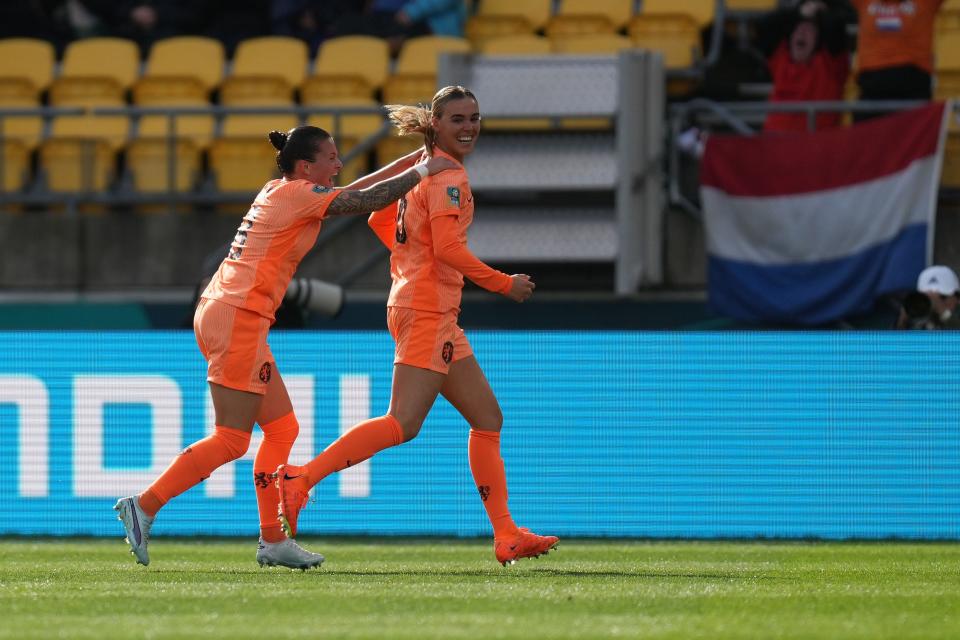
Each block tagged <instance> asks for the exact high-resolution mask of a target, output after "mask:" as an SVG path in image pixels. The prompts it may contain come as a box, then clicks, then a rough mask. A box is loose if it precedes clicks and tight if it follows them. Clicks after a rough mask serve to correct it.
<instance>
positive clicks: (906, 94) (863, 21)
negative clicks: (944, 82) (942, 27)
mask: <svg viewBox="0 0 960 640" xmlns="http://www.w3.org/2000/svg"><path fill="white" fill-rule="evenodd" d="M852 4H853V5H854V7H855V8H856V10H857V15H858V19H859V36H858V43H857V66H858V67H859V74H858V76H857V84H858V85H859V86H860V99H861V100H929V99H930V98H931V96H932V95H933V94H932V87H931V74H932V73H933V29H934V20H935V18H936V15H937V11H939V9H940V5H941V4H943V0H904V1H903V2H897V1H888V0H852ZM875 115H879V114H878V113H876V112H873V113H867V114H860V115H857V114H854V118H855V119H856V120H863V119H865V118H869V117H872V116H875Z"/></svg>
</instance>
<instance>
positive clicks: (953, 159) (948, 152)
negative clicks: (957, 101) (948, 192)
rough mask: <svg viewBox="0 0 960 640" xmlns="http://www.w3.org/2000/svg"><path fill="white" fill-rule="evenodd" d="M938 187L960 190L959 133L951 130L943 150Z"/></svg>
mask: <svg viewBox="0 0 960 640" xmlns="http://www.w3.org/2000/svg"><path fill="white" fill-rule="evenodd" d="M951 120H952V118H951ZM940 186H942V187H947V188H952V189H958V188H960V131H956V130H953V129H951V130H950V131H948V132H947V141H946V146H945V148H944V150H943V168H942V170H941V173H940Z"/></svg>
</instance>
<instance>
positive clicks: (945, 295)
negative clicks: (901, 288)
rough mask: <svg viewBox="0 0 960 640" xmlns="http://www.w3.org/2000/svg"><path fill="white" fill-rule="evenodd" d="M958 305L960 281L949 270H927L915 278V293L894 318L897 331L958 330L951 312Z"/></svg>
mask: <svg viewBox="0 0 960 640" xmlns="http://www.w3.org/2000/svg"><path fill="white" fill-rule="evenodd" d="M958 302H960V280H958V279H957V274H956V273H955V272H954V271H953V269H951V268H950V267H946V266H943V265H934V266H932V267H927V268H926V269H924V270H923V271H922V272H920V276H919V277H918V278H917V290H916V292H914V293H911V294H910V295H908V296H907V297H906V298H905V299H904V301H903V306H902V307H901V309H900V317H899V318H898V319H897V328H898V329H946V328H950V329H953V328H960V326H958V325H957V318H954V313H955V312H956V309H957V303H958Z"/></svg>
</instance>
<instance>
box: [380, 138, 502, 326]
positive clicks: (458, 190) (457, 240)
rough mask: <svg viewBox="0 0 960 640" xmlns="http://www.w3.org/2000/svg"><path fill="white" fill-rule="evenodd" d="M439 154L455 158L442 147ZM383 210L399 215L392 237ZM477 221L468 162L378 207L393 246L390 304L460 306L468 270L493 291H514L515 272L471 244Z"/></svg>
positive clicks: (437, 307)
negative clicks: (485, 259) (496, 265)
mask: <svg viewBox="0 0 960 640" xmlns="http://www.w3.org/2000/svg"><path fill="white" fill-rule="evenodd" d="M434 155H435V156H442V157H445V158H448V159H450V160H453V161H454V162H455V160H454V159H453V158H452V157H451V156H449V155H448V154H446V153H444V152H443V151H440V150H439V149H435V150H434ZM377 216H380V217H381V218H385V217H386V216H390V217H394V216H395V218H394V220H395V223H394V224H393V234H392V237H391V236H390V235H388V234H387V233H381V231H380V230H378V223H376V222H375V218H376V217H377ZM472 222H473V193H472V192H471V190H470V183H469V181H468V179H467V172H466V170H465V169H463V168H462V167H461V168H459V169H451V170H447V171H443V172H441V173H438V174H436V175H433V176H428V177H426V178H424V179H423V180H421V181H420V183H419V184H417V186H415V187H414V188H413V189H412V190H411V191H410V192H409V193H407V194H406V195H405V196H404V197H403V198H401V199H400V200H399V202H398V203H397V204H396V205H393V206H391V207H388V208H387V209H384V210H381V211H380V212H377V213H375V214H374V215H373V216H372V217H371V226H373V227H374V230H376V231H378V235H379V236H380V238H381V239H382V240H384V242H385V243H386V244H387V246H388V247H390V249H391V256H390V275H391V276H392V278H393V286H392V287H391V289H390V298H389V300H388V302H387V306H390V307H406V308H409V309H418V310H420V311H434V312H439V313H444V312H447V311H451V310H453V311H459V309H460V296H461V293H462V290H463V276H464V275H466V276H467V277H469V278H470V279H471V280H473V281H474V282H476V283H477V284H478V285H480V286H482V287H484V288H486V289H488V290H490V291H496V292H499V293H506V292H507V291H509V290H510V286H511V284H512V280H511V279H510V276H508V275H507V274H505V273H501V272H500V271H497V270H495V269H492V268H490V267H488V266H487V265H485V264H483V263H482V262H481V261H480V260H478V259H477V258H476V257H475V256H474V255H473V254H471V253H470V252H469V250H468V249H467V248H466V243H467V229H468V228H469V227H470V224H471V223H472ZM379 226H380V227H381V228H382V226H383V225H382V224H380V225H379Z"/></svg>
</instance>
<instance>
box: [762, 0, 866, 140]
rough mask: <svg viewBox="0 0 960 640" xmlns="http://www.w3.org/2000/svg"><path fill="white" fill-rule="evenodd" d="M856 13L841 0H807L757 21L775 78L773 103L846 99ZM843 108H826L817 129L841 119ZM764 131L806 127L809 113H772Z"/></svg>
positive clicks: (763, 48) (836, 123) (771, 73)
mask: <svg viewBox="0 0 960 640" xmlns="http://www.w3.org/2000/svg"><path fill="white" fill-rule="evenodd" d="M853 18H854V16H853V14H852V13H851V12H850V11H849V9H848V7H846V5H844V4H841V3H840V2H838V1H835V0H834V1H830V2H829V3H828V2H825V1H823V0H805V1H804V2H801V3H800V4H799V5H797V6H796V7H793V8H790V9H780V10H777V11H774V12H772V13H770V14H768V15H766V16H765V17H764V18H763V19H762V20H761V22H760V24H758V25H757V33H758V37H757V45H758V46H759V47H760V49H761V51H763V53H764V55H766V56H767V64H768V67H769V70H770V76H771V77H772V78H773V94H772V95H771V96H770V101H771V102H797V101H810V100H842V99H843V87H844V84H845V83H846V81H847V75H848V74H849V72H850V52H849V50H848V48H847V46H846V23H847V21H848V20H849V21H852V20H853ZM841 115H842V114H840V113H821V114H818V115H817V118H816V128H817V129H823V128H827V127H835V126H837V125H839V124H840V120H841ZM763 128H764V131H807V130H808V129H809V125H808V121H807V115H806V114H805V113H788V112H779V113H778V112H773V113H770V114H769V115H768V116H767V119H766V121H765V122H764V126H763Z"/></svg>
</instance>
